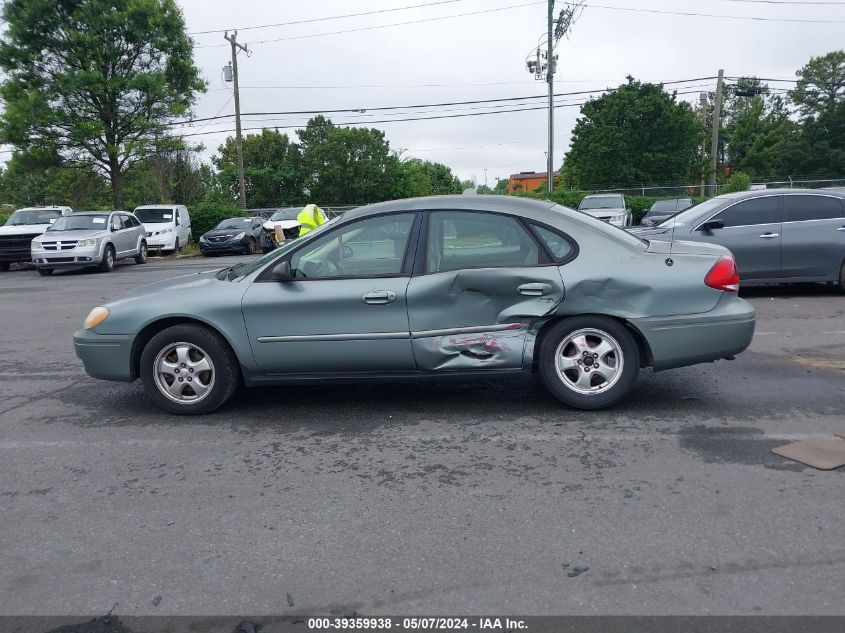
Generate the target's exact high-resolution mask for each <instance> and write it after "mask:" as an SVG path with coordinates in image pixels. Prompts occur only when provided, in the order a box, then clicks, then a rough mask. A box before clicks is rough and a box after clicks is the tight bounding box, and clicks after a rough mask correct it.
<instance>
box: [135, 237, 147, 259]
mask: <svg viewBox="0 0 845 633" xmlns="http://www.w3.org/2000/svg"><path fill="white" fill-rule="evenodd" d="M135 263H136V264H146V263H147V243H146V242H141V248H140V249H138V254H137V255H135Z"/></svg>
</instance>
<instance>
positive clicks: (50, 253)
mask: <svg viewBox="0 0 845 633" xmlns="http://www.w3.org/2000/svg"><path fill="white" fill-rule="evenodd" d="M129 257H131V258H134V259H135V263H136V264H144V263H146V261H147V241H146V238H145V237H144V227H143V226H141V223H140V222H139V221H138V219H137V218H136V217H135V216H134V215H132V214H131V213H129V212H128V211H85V212H80V213H74V214H72V215H68V216H65V217H62V218H59V219H58V220H56V221H55V222H54V223H53V225H52V226H51V227H50V228H49V229H47V231H46V232H45V233H44V235H41V236H39V237H37V238H35V239H34V240H32V263H33V264H35V267H36V268H37V269H38V273H39V274H40V275H45V276H46V275H52V274H53V271H54V270H56V269H62V268H86V267H89V266H96V267H98V268H99V269H100V270H102V271H105V272H110V271H112V270H114V264H115V262H116V261H117V260H118V259H125V258H129Z"/></svg>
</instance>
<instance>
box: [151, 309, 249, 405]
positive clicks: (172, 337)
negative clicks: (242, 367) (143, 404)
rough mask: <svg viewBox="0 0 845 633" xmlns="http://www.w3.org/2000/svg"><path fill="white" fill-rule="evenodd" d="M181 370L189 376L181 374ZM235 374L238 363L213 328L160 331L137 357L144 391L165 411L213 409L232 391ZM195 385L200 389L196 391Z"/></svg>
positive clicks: (236, 379) (233, 390)
mask: <svg viewBox="0 0 845 633" xmlns="http://www.w3.org/2000/svg"><path fill="white" fill-rule="evenodd" d="M191 365H193V366H194V367H193V368H192V367H191ZM201 368H207V369H201ZM162 369H164V370H165V371H162ZM168 369H172V371H168ZM191 369H197V370H198V371H191ZM185 370H188V371H189V372H190V373H189V374H184V373H183V372H184V371H185ZM238 375H239V374H238V360H237V358H236V357H235V354H234V352H232V350H231V348H230V347H229V345H228V343H226V341H225V340H223V338H222V337H221V336H220V335H219V334H217V333H216V332H214V331H213V330H210V329H209V328H206V327H203V326H199V325H192V324H184V325H174V326H172V327H169V328H167V329H165V330H162V331H161V332H159V333H158V334H156V335H155V336H154V337H153V338H152V339H151V340H150V342H149V343H147V345H146V347H144V351H143V352H142V354H141V381H142V382H143V384H144V390H145V391H146V392H147V395H148V396H149V397H150V399H151V400H152V401H153V402H154V403H155V404H156V405H157V406H158V407H159V408H161V409H164V410H165V411H168V412H169V413H176V414H180V415H195V414H200V413H210V412H211V411H214V410H215V409H217V408H218V407H220V406H221V405H222V404H223V403H225V402H226V401H227V400H228V399H229V398H231V397H232V394H234V393H235V389H236V388H237V386H238ZM180 385H181V386H180ZM197 385H199V386H200V387H201V389H200V388H195V387H196V386H197Z"/></svg>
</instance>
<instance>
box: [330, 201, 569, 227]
mask: <svg viewBox="0 0 845 633" xmlns="http://www.w3.org/2000/svg"><path fill="white" fill-rule="evenodd" d="M555 206H557V205H556V203H554V202H551V201H549V200H535V199H532V198H521V197H517V196H496V195H476V196H463V195H450V196H426V197H422V198H405V199H403V200H390V201H388V202H377V203H375V204H368V205H367V206H364V207H359V208H357V209H353V210H351V211H347V212H346V213H344V214H343V219H344V221H345V220H346V219H352V218H360V217H365V216H368V215H377V214H380V213H390V212H394V211H491V212H493V213H506V214H508V215H521V216H526V217H531V218H534V219H537V220H542V219H544V218H545V219H548V218H550V217H554V214H555V213H556V212H554V211H551V209H552V207H555Z"/></svg>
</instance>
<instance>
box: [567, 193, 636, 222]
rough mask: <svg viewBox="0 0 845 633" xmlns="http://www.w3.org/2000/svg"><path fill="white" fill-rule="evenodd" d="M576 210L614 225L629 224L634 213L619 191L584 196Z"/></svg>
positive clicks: (632, 220) (632, 219)
mask: <svg viewBox="0 0 845 633" xmlns="http://www.w3.org/2000/svg"><path fill="white" fill-rule="evenodd" d="M578 210H579V211H583V212H584V213H587V214H589V215H591V216H593V217H594V218H598V219H599V220H604V221H605V222H609V223H610V224H613V225H614V226H621V227H625V226H631V224H633V223H634V214H633V211H631V208H630V207H629V206H628V203H627V202H625V196H623V195H622V194H621V193H601V194H593V195H590V196H584V199H583V200H581V204H579V205H578Z"/></svg>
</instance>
